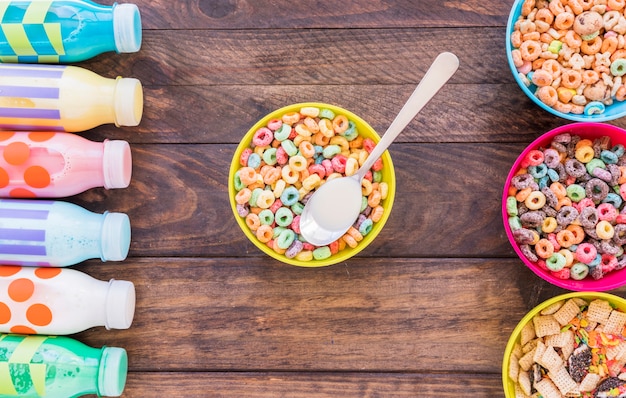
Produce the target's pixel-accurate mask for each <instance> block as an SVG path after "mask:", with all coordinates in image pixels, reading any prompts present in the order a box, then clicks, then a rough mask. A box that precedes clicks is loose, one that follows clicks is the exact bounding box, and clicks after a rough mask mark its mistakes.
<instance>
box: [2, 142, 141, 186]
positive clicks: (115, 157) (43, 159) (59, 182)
mask: <svg viewBox="0 0 626 398" xmlns="http://www.w3.org/2000/svg"><path fill="white" fill-rule="evenodd" d="M131 175H132V155H131V150H130V145H129V143H128V142H126V141H122V140H105V141H104V142H94V141H90V140H87V139H86V138H84V137H81V136H79V135H76V134H72V133H62V132H59V133H55V132H24V131H10V132H9V131H4V132H3V131H0V197H3V198H35V197H38V198H60V197H67V196H71V195H75V194H78V193H81V192H84V191H86V190H88V189H90V188H96V187H104V188H106V189H113V188H126V187H128V185H129V184H130V179H131Z"/></svg>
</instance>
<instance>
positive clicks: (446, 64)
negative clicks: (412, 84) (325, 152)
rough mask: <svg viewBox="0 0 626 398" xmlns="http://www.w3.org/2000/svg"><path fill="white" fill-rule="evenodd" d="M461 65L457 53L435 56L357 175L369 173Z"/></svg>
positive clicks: (361, 176)
mask: <svg viewBox="0 0 626 398" xmlns="http://www.w3.org/2000/svg"><path fill="white" fill-rule="evenodd" d="M458 67H459V59H458V58H457V57H456V55H454V54H452V53H449V52H444V53H441V54H439V55H438V56H437V58H435V60H434V61H433V63H432V65H431V66H430V68H428V71H426V74H425V75H424V77H423V78H422V80H420V82H419V84H418V85H417V88H415V91H413V94H411V96H410V97H409V99H408V100H407V102H406V103H405V104H404V106H403V107H402V109H401V110H400V113H398V115H397V116H396V118H395V119H394V120H393V122H392V123H391V125H390V126H389V128H388V129H387V131H386V132H385V135H383V137H382V138H381V140H380V141H379V142H378V144H376V146H375V147H374V150H372V152H371V153H370V155H369V156H368V157H367V160H366V161H365V162H364V163H363V165H362V166H361V168H360V169H359V171H358V172H357V175H358V177H359V178H363V176H364V175H365V174H366V173H367V171H368V170H369V169H370V168H371V167H372V165H373V164H374V162H375V161H376V160H377V159H378V158H379V157H380V156H381V155H382V154H383V152H385V150H386V149H387V148H388V147H389V145H391V143H392V142H393V141H394V140H395V139H396V137H397V136H398V135H399V134H400V133H401V132H402V130H404V128H405V127H406V126H407V125H408V124H409V122H410V121H411V120H413V118H414V117H415V115H417V113H418V112H419V111H420V110H421V109H422V108H423V107H424V105H426V104H427V103H428V101H430V100H431V99H432V98H433V97H434V96H435V94H437V92H438V91H439V89H440V88H441V87H442V86H443V85H444V84H445V83H446V82H447V81H448V80H449V79H450V78H451V77H452V75H454V72H456V70H457V69H458Z"/></svg>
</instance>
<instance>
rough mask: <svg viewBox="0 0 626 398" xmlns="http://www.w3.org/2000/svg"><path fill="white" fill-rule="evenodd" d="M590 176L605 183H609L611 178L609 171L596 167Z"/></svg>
mask: <svg viewBox="0 0 626 398" xmlns="http://www.w3.org/2000/svg"><path fill="white" fill-rule="evenodd" d="M591 175H592V176H594V177H597V178H599V179H601V180H602V181H605V182H610V181H611V179H612V178H613V176H612V175H611V172H610V171H608V170H606V169H603V168H601V167H596V168H595V169H593V171H592V172H591Z"/></svg>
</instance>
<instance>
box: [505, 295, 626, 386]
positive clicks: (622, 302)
mask: <svg viewBox="0 0 626 398" xmlns="http://www.w3.org/2000/svg"><path fill="white" fill-rule="evenodd" d="M574 297H577V298H583V299H589V298H593V299H596V298H600V299H605V300H608V301H609V302H610V303H612V304H614V305H616V306H617V307H618V308H620V309H621V310H622V311H624V312H626V299H624V298H623V297H620V296H617V295H615V294H611V293H606V292H597V291H584V292H569V293H564V294H560V295H558V296H554V297H552V298H549V299H547V300H545V301H543V302H542V303H539V304H537V305H536V306H535V307H534V308H533V309H531V310H530V311H528V312H527V313H526V315H524V317H523V318H522V319H521V320H520V321H519V322H518V323H517V325H516V326H515V328H514V329H513V331H512V332H511V334H510V336H509V340H508V341H507V344H506V347H505V349H504V355H503V357H502V388H503V389H504V395H505V397H506V398H515V394H514V393H513V394H512V395H511V388H512V387H513V384H512V381H511V379H509V358H510V357H511V353H512V352H513V347H514V346H515V343H516V342H517V340H518V337H519V335H520V334H521V331H522V328H523V327H524V326H525V325H526V324H527V323H528V322H530V321H531V320H532V318H533V317H534V316H535V315H537V314H538V313H539V312H540V311H541V310H543V309H545V308H547V307H549V306H550V305H552V304H554V303H556V302H558V301H561V300H568V299H570V298H574Z"/></svg>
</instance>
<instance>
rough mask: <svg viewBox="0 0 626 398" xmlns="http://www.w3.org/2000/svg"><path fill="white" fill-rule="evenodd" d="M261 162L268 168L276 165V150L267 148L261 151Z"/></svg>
mask: <svg viewBox="0 0 626 398" xmlns="http://www.w3.org/2000/svg"><path fill="white" fill-rule="evenodd" d="M262 157H263V161H264V162H265V163H267V164H268V165H270V166H273V165H275V164H276V148H267V149H266V150H264V151H263V156H262Z"/></svg>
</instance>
